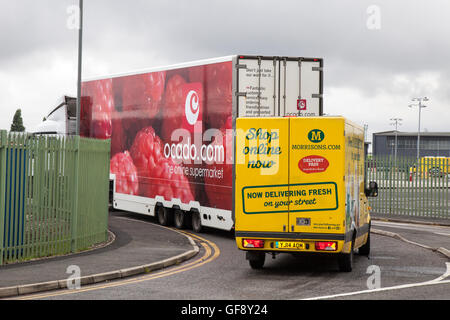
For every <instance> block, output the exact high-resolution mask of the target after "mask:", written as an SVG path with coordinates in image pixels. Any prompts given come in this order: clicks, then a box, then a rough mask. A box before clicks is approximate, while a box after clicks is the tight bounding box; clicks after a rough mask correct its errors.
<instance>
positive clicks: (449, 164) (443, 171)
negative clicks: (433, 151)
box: [409, 156, 450, 178]
mask: <svg viewBox="0 0 450 320" xmlns="http://www.w3.org/2000/svg"><path fill="white" fill-rule="evenodd" d="M418 167H419V169H418V170H417V168H416V166H415V165H414V166H412V167H411V168H410V169H409V172H410V174H419V175H420V177H422V178H427V177H443V176H446V175H448V174H449V172H450V158H448V157H430V156H428V157H421V158H420V161H419V166H418Z"/></svg>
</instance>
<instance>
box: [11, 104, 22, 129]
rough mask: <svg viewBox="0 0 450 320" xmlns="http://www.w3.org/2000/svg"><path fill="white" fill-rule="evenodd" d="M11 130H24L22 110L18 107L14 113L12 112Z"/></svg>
mask: <svg viewBox="0 0 450 320" xmlns="http://www.w3.org/2000/svg"><path fill="white" fill-rule="evenodd" d="M11 131H13V132H24V131H25V127H24V126H23V119H22V110H20V109H17V110H16V113H15V114H14V118H13V122H12V124H11Z"/></svg>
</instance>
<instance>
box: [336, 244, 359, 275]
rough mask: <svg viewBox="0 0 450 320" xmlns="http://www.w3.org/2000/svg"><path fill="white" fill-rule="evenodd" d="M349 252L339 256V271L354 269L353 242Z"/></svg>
mask: <svg viewBox="0 0 450 320" xmlns="http://www.w3.org/2000/svg"><path fill="white" fill-rule="evenodd" d="M354 243H355V242H354V241H352V248H351V249H350V252H349V253H341V254H340V255H339V257H338V265H339V271H341V272H351V271H352V269H353V244H354Z"/></svg>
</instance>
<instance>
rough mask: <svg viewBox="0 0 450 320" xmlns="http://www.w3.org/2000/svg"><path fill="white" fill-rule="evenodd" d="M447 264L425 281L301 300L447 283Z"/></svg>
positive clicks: (315, 298) (448, 269)
mask: <svg viewBox="0 0 450 320" xmlns="http://www.w3.org/2000/svg"><path fill="white" fill-rule="evenodd" d="M445 265H446V271H445V273H444V274H443V275H441V276H439V277H437V278H436V279H433V280H429V281H425V282H419V283H410V284H403V285H398V286H393V287H385V288H378V289H368V290H361V291H354V292H347V293H338V294H333V295H328V296H320V297H314V298H307V299H300V300H322V299H332V298H340V297H348V296H354V295H358V294H366V293H369V294H370V293H375V292H381V291H390V290H398V289H407V288H414V287H422V286H430V285H436V284H446V283H450V280H444V279H445V278H447V277H449V276H450V262H446V263H445Z"/></svg>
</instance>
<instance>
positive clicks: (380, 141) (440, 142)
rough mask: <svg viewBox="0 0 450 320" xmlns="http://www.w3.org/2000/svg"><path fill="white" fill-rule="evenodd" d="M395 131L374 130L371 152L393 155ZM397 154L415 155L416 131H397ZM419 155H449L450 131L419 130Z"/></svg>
mask: <svg viewBox="0 0 450 320" xmlns="http://www.w3.org/2000/svg"><path fill="white" fill-rule="evenodd" d="M394 153H395V131H385V132H376V133H374V134H373V136H372V154H373V155H374V156H375V155H378V156H380V155H394ZM397 155H398V156H407V157H416V156H417V132H400V131H397ZM420 156H421V157H424V156H437V157H439V156H441V157H450V132H421V133H420Z"/></svg>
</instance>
